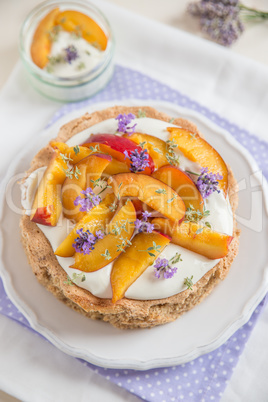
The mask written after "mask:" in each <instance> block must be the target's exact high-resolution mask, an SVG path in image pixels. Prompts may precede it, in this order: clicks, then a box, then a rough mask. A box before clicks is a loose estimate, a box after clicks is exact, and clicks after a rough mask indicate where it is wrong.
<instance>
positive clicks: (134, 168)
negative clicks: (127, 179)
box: [124, 149, 149, 173]
mask: <svg viewBox="0 0 268 402" xmlns="http://www.w3.org/2000/svg"><path fill="white" fill-rule="evenodd" d="M124 155H125V159H126V158H129V159H130V162H131V164H130V171H131V172H133V173H136V172H143V171H144V169H145V168H146V167H147V166H149V155H148V153H147V149H143V150H142V151H141V152H140V153H139V151H138V150H137V149H135V150H134V151H131V152H130V155H129V153H128V151H124Z"/></svg>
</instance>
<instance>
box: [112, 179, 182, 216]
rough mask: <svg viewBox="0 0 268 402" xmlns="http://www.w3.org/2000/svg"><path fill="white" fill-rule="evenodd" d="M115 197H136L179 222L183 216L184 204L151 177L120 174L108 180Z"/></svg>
mask: <svg viewBox="0 0 268 402" xmlns="http://www.w3.org/2000/svg"><path fill="white" fill-rule="evenodd" d="M108 184H110V185H111V186H112V188H113V191H114V193H115V195H116V196H117V197H119V198H121V197H138V199H139V200H140V201H142V202H144V203H145V204H147V205H148V206H149V207H151V208H152V209H154V210H155V211H158V212H160V213H161V214H163V215H164V216H166V217H167V218H170V219H172V220H175V221H181V220H182V219H183V217H184V215H185V204H184V202H183V200H182V199H181V197H180V196H179V195H178V194H177V193H176V192H175V191H174V190H173V189H172V188H171V187H169V186H167V185H166V184H165V183H163V182H161V181H160V180H157V179H155V178H154V177H152V176H147V175H143V174H139V175H137V174H135V173H121V174H117V175H114V176H111V177H110V178H109V180H108Z"/></svg>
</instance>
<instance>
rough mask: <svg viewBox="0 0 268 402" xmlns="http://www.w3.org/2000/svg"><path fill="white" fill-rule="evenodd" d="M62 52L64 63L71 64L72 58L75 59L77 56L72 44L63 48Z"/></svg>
mask: <svg viewBox="0 0 268 402" xmlns="http://www.w3.org/2000/svg"><path fill="white" fill-rule="evenodd" d="M64 52H65V57H64V60H65V61H66V63H69V64H71V63H72V61H73V60H76V59H77V58H78V57H79V56H78V53H77V49H76V47H75V46H74V45H70V46H68V47H67V48H66V49H64Z"/></svg>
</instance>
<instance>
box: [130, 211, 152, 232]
mask: <svg viewBox="0 0 268 402" xmlns="http://www.w3.org/2000/svg"><path fill="white" fill-rule="evenodd" d="M150 216H151V213H150V212H148V211H145V212H143V213H142V219H136V220H135V222H134V225H135V229H136V230H137V231H138V232H139V233H141V232H144V233H152V232H153V230H154V224H153V223H150V222H148V218H149V217H150Z"/></svg>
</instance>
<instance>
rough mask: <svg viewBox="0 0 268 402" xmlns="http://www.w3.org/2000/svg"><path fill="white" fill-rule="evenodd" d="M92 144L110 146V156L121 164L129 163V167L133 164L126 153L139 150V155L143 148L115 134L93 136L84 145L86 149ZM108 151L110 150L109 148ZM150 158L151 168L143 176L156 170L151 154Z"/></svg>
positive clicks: (145, 170)
mask: <svg viewBox="0 0 268 402" xmlns="http://www.w3.org/2000/svg"><path fill="white" fill-rule="evenodd" d="M92 143H98V144H99V146H100V145H106V146H109V147H110V148H111V149H112V151H110V152H109V154H110V155H111V156H112V157H113V158H115V159H117V160H119V161H121V162H125V163H127V164H128V165H129V166H130V163H131V162H130V160H129V158H126V156H125V154H124V151H127V152H128V154H129V155H130V153H131V152H133V151H135V150H137V151H138V152H139V153H140V152H141V151H142V147H140V146H139V145H137V144H136V143H135V142H134V141H131V140H130V139H128V138H125V137H120V136H118V135H115V134H93V135H91V136H90V138H89V140H87V141H86V142H85V143H83V144H82V145H83V146H84V147H86V146H92ZM106 149H107V150H108V148H107V147H106ZM101 150H102V148H101ZM111 152H112V153H111ZM148 156H149V159H148V163H149V167H146V168H145V169H144V171H143V172H142V173H143V174H151V173H152V172H153V171H154V170H155V167H154V162H153V160H152V158H151V156H150V155H149V154H148Z"/></svg>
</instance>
